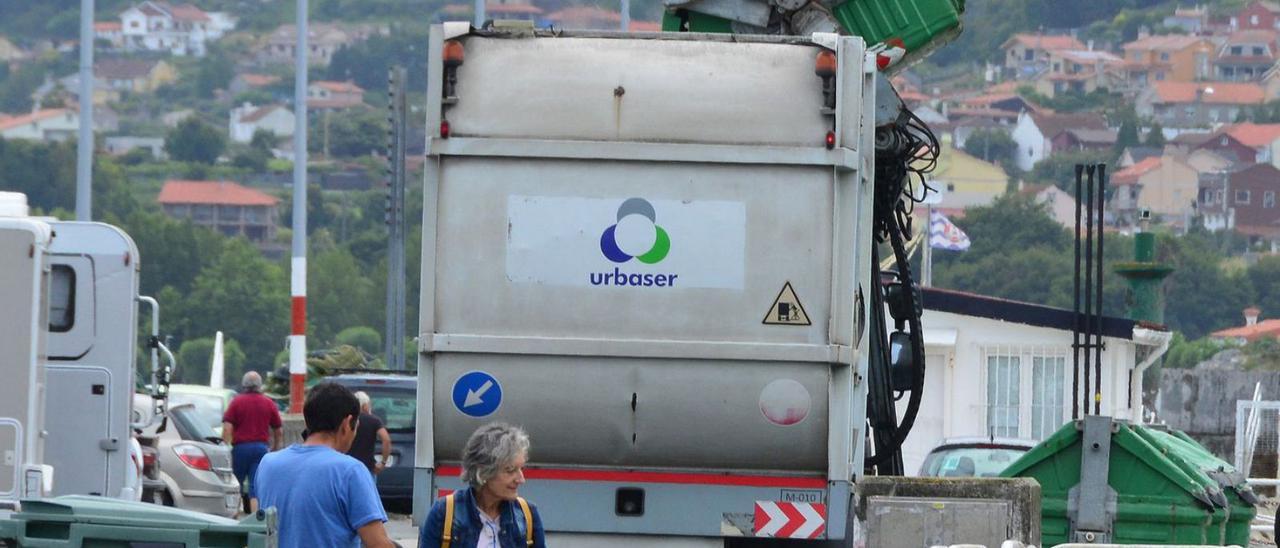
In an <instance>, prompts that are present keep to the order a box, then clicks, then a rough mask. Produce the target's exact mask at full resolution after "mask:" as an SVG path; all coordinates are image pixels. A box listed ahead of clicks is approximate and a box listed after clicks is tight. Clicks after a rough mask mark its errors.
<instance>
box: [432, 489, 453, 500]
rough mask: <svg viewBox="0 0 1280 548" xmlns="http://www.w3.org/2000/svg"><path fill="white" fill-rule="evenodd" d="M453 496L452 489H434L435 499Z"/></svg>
mask: <svg viewBox="0 0 1280 548" xmlns="http://www.w3.org/2000/svg"><path fill="white" fill-rule="evenodd" d="M452 494H453V489H436V498H438V499H442V498H445V497H447V496H449V495H452Z"/></svg>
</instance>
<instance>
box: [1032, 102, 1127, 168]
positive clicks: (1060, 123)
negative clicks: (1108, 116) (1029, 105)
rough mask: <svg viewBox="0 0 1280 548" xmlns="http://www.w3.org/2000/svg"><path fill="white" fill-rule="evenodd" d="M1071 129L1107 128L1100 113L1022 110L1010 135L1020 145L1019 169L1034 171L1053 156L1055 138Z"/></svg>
mask: <svg viewBox="0 0 1280 548" xmlns="http://www.w3.org/2000/svg"><path fill="white" fill-rule="evenodd" d="M1069 129H1099V130H1102V129H1107V123H1106V120H1105V119H1103V118H1102V115H1101V114H1097V113H1082V114H1048V113H1044V112H1028V111H1023V112H1022V113H1021V114H1018V123H1017V124H1016V125H1014V127H1013V132H1012V133H1010V136H1011V137H1013V140H1014V141H1015V142H1016V143H1018V151H1017V154H1016V156H1017V162H1018V169H1021V170H1023V171H1031V168H1033V167H1035V165H1036V163H1037V162H1039V161H1040V160H1043V159H1045V158H1048V157H1049V156H1050V155H1051V154H1053V138H1054V137H1057V136H1058V134H1059V133H1062V132H1063V131H1066V130H1069Z"/></svg>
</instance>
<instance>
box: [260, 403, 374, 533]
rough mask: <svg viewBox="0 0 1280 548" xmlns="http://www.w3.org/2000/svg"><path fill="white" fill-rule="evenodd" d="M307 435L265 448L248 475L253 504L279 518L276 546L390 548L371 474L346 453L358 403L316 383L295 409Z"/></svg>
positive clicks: (353, 433)
mask: <svg viewBox="0 0 1280 548" xmlns="http://www.w3.org/2000/svg"><path fill="white" fill-rule="evenodd" d="M302 415H303V418H304V419H305V420H306V423H307V432H308V434H307V438H306V441H305V442H303V443H302V444H301V445H293V446H290V447H289V448H288V449H285V450H283V451H276V452H274V453H269V454H268V455H267V456H265V457H263V458H262V463H261V464H259V465H258V473H257V475H256V476H255V477H254V478H253V480H252V481H253V483H254V484H255V485H257V488H256V491H257V494H258V500H259V502H260V505H259V506H260V507H261V508H271V507H275V509H276V512H278V515H279V522H280V531H279V540H280V548H323V547H334V548H349V547H350V548H359V546H360V543H361V542H364V545H365V546H367V547H369V548H390V547H393V546H395V544H394V543H393V542H391V539H390V538H389V537H387V530H386V527H384V526H383V523H384V522H386V521H387V513H386V512H385V511H383V509H382V501H381V500H379V498H378V490H377V488H376V487H375V486H374V484H373V476H370V475H369V471H368V470H366V469H365V467H364V465H363V464H360V461H358V460H356V459H353V458H351V457H349V456H347V455H346V452H347V451H348V450H349V449H351V442H352V440H354V439H355V436H356V426H357V421H358V420H359V417H360V403H359V402H358V401H357V400H356V397H355V395H353V394H352V393H351V391H350V390H347V389H346V388H344V387H342V386H339V385H337V384H333V383H327V382H326V383H321V384H318V385H316V386H315V387H314V388H312V389H311V392H310V393H308V394H307V401H306V404H305V405H304V406H303V408H302Z"/></svg>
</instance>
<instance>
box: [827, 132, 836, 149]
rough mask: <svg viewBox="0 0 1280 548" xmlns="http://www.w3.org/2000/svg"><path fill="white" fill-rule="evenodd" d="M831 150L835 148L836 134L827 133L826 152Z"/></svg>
mask: <svg viewBox="0 0 1280 548" xmlns="http://www.w3.org/2000/svg"><path fill="white" fill-rule="evenodd" d="M833 148H836V132H834V131H828V132H827V150H831V149H833Z"/></svg>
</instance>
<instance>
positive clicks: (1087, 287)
mask: <svg viewBox="0 0 1280 548" xmlns="http://www.w3.org/2000/svg"><path fill="white" fill-rule="evenodd" d="M1084 173H1085V184H1084V190H1085V200H1084V202H1085V204H1084V205H1085V208H1084V223H1085V229H1084V391H1083V392H1082V393H1081V396H1083V398H1084V414H1086V415H1088V414H1089V392H1090V387H1091V386H1093V383H1092V382H1091V381H1090V378H1089V377H1090V371H1089V365H1090V363H1091V362H1092V358H1093V354H1091V353H1090V352H1089V348H1090V346H1089V345H1090V342H1091V341H1092V336H1091V334H1092V333H1093V299H1090V298H1089V295H1090V294H1092V293H1093V291H1092V289H1093V173H1094V166H1093V165H1092V164H1090V165H1087V166H1085V168H1084Z"/></svg>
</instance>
